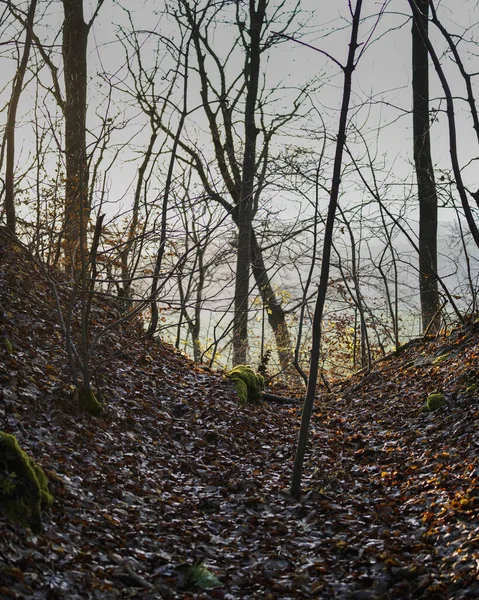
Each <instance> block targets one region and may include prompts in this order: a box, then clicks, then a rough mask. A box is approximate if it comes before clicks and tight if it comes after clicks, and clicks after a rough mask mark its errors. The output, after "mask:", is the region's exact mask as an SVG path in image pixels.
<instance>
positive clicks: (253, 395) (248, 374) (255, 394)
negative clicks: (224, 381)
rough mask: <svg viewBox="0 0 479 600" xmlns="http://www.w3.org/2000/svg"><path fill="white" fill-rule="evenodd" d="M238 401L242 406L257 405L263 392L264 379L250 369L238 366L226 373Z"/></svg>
mask: <svg viewBox="0 0 479 600" xmlns="http://www.w3.org/2000/svg"><path fill="white" fill-rule="evenodd" d="M228 377H229V378H230V379H231V381H232V382H233V385H234V388H235V390H236V393H237V394H238V396H239V398H240V401H241V402H242V403H244V404H247V403H251V404H259V402H260V400H261V393H262V392H263V390H264V378H263V376H262V375H259V373H255V372H254V371H253V369H252V368H251V367H248V366H246V365H238V366H236V367H235V368H234V369H231V371H230V372H229V373H228Z"/></svg>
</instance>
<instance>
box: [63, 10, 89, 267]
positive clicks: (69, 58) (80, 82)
mask: <svg viewBox="0 0 479 600" xmlns="http://www.w3.org/2000/svg"><path fill="white" fill-rule="evenodd" d="M62 2H63V9H64V13H65V18H64V22H63V65H64V77H65V162H66V181H65V217H64V234H63V250H64V253H65V263H66V268H67V270H73V272H79V271H80V270H81V265H82V254H83V253H84V252H85V251H86V245H87V240H86V233H87V225H88V222H89V217H90V206H89V203H88V164H87V153H86V110H87V40H88V29H89V28H88V25H87V24H86V23H85V21H84V17H83V1H82V0H62Z"/></svg>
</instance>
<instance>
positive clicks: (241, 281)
mask: <svg viewBox="0 0 479 600" xmlns="http://www.w3.org/2000/svg"><path fill="white" fill-rule="evenodd" d="M266 4H267V0H258V8H257V9H256V7H255V3H254V2H252V1H251V2H250V11H249V12H250V14H249V17H250V26H249V36H250V46H249V53H248V54H249V55H248V54H247V56H246V60H245V67H244V68H245V80H246V84H247V91H246V104H245V114H244V153H243V165H242V177H241V193H240V198H239V202H238V204H237V207H236V208H237V215H238V251H237V256H236V281H235V304H234V308H235V313H234V320H233V365H240V364H245V363H246V362H247V358H248V313H249V280H250V264H251V233H252V229H253V219H254V215H255V207H254V193H255V178H256V139H257V137H258V133H259V130H258V128H257V127H256V119H255V117H256V102H257V99H258V83H259V74H260V57H261V47H260V44H261V31H262V28H263V24H264V18H265V14H266Z"/></svg>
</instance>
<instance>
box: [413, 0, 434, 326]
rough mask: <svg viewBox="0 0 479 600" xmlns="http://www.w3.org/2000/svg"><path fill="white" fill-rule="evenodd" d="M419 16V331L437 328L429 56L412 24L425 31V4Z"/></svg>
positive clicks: (416, 39) (416, 125)
mask: <svg viewBox="0 0 479 600" xmlns="http://www.w3.org/2000/svg"><path fill="white" fill-rule="evenodd" d="M416 6H417V7H418V9H419V11H420V16H419V15H418V16H417V17H415V18H413V26H412V89H413V145H414V164H415V167H416V179H417V193H418V200H419V293H420V298H421V314H422V326H423V331H424V332H425V331H426V330H428V331H429V332H431V333H437V331H439V328H440V323H441V321H440V298H439V294H438V284H437V278H436V275H435V274H436V273H437V193H436V183H435V180H434V169H433V164H432V158H431V139H430V135H429V132H430V123H429V120H430V114H429V56H428V51H427V47H426V44H425V43H424V41H423V38H422V35H421V31H420V29H418V26H417V23H416V20H417V18H420V20H421V24H422V31H423V32H425V33H426V34H427V31H428V12H429V7H428V0H416Z"/></svg>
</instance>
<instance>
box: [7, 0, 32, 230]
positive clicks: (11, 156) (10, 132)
mask: <svg viewBox="0 0 479 600" xmlns="http://www.w3.org/2000/svg"><path fill="white" fill-rule="evenodd" d="M36 7H37V0H32V1H31V2H30V7H29V9H28V14H27V19H26V32H25V45H24V47H23V55H22V59H21V61H20V64H19V66H18V69H17V72H16V75H15V79H14V82H13V90H12V96H11V98H10V104H9V106H8V117H7V124H6V133H5V138H6V163H5V214H6V217H7V227H8V228H9V229H10V231H11V232H12V233H15V227H16V212H15V195H14V171H15V123H16V117H17V108H18V102H19V100H20V95H21V93H22V87H23V80H24V78H25V71H26V69H27V63H28V58H29V56H30V48H31V46H32V32H33V19H34V17H35V10H36Z"/></svg>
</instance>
